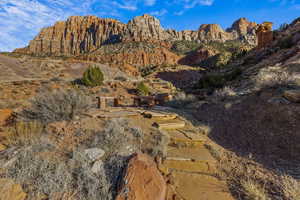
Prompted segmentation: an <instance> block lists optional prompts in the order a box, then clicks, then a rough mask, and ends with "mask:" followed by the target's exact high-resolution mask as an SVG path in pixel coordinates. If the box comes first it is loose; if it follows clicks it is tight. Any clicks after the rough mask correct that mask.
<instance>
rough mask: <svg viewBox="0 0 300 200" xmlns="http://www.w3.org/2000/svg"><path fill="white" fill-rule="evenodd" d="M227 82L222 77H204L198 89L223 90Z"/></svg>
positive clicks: (215, 75) (212, 75) (214, 75)
mask: <svg viewBox="0 0 300 200" xmlns="http://www.w3.org/2000/svg"><path fill="white" fill-rule="evenodd" d="M225 82H226V79H225V78H224V76H222V75H217V74H211V75H205V76H203V77H202V78H201V79H200V80H199V82H198V84H197V87H198V88H205V89H207V88H222V87H223V86H224V84H225Z"/></svg>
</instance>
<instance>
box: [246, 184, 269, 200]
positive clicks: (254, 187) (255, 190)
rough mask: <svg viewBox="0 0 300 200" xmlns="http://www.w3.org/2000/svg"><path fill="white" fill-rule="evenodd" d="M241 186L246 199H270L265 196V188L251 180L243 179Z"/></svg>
mask: <svg viewBox="0 0 300 200" xmlns="http://www.w3.org/2000/svg"><path fill="white" fill-rule="evenodd" d="M241 186H242V188H243V191H244V193H245V195H246V199H247V200H271V199H270V198H269V197H268V196H267V194H266V191H265V189H264V188H263V187H261V186H260V185H258V184H257V183H255V182H254V181H253V180H243V181H242V182H241Z"/></svg>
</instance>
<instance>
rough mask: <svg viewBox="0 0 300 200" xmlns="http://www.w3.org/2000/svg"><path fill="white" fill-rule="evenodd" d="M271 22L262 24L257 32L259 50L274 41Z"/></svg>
mask: <svg viewBox="0 0 300 200" xmlns="http://www.w3.org/2000/svg"><path fill="white" fill-rule="evenodd" d="M272 25H273V23H271V22H264V23H263V24H260V25H259V26H258V28H257V30H256V34H257V48H258V49H261V48H265V47H266V46H268V45H269V44H270V43H271V42H272V41H273V31H272Z"/></svg>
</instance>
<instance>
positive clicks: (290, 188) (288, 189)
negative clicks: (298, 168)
mask: <svg viewBox="0 0 300 200" xmlns="http://www.w3.org/2000/svg"><path fill="white" fill-rule="evenodd" d="M281 188H282V191H283V194H284V196H285V197H286V198H287V199H288V200H298V199H300V181H299V180H296V179H294V178H292V177H291V176H288V175H283V176H281Z"/></svg>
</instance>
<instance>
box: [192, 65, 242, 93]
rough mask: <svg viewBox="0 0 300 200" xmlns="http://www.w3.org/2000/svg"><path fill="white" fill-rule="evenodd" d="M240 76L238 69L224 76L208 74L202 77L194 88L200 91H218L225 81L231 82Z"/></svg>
mask: <svg viewBox="0 0 300 200" xmlns="http://www.w3.org/2000/svg"><path fill="white" fill-rule="evenodd" d="M241 74H242V70H241V69H239V68H236V69H234V70H233V71H232V72H230V73H225V74H208V75H205V76H203V77H202V78H201V79H200V81H199V82H198V84H197V85H196V88H201V89H219V88H223V87H224V85H225V84H226V82H227V81H233V80H235V79H236V78H238V77H239V76H240V75H241Z"/></svg>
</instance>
